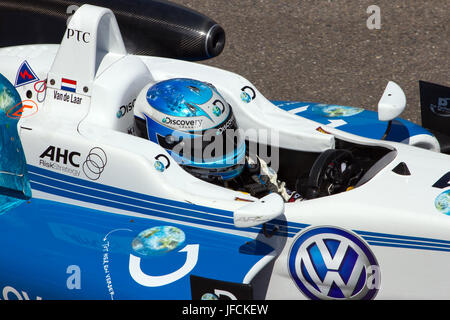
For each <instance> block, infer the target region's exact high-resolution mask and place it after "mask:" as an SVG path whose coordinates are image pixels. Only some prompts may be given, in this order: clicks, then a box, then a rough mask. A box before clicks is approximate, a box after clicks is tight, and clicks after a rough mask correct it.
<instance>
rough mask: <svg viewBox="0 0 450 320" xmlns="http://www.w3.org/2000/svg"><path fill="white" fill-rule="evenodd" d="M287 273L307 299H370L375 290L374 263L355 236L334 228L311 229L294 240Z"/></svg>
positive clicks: (370, 254) (362, 242) (376, 287)
mask: <svg viewBox="0 0 450 320" xmlns="http://www.w3.org/2000/svg"><path fill="white" fill-rule="evenodd" d="M288 268H289V273H290V275H291V277H292V279H293V280H294V282H295V283H296V284H297V286H298V288H299V289H300V290H301V291H302V292H303V293H304V294H305V295H306V296H307V297H308V298H310V299H314V300H316V299H327V300H330V299H331V300H341V299H373V298H374V297H375V296H376V294H377V292H378V288H379V284H380V273H379V266H378V262H377V260H376V258H375V256H374V254H373V253H372V251H371V250H370V248H369V247H368V245H367V244H366V243H365V242H364V241H363V240H362V239H361V238H359V237H358V236H356V235H355V234H353V233H351V232H349V231H346V230H344V229H340V228H336V227H314V228H310V229H307V230H305V231H304V232H302V233H300V234H299V235H298V237H297V238H296V239H295V240H294V242H293V245H292V247H291V250H290V252H289V259H288Z"/></svg>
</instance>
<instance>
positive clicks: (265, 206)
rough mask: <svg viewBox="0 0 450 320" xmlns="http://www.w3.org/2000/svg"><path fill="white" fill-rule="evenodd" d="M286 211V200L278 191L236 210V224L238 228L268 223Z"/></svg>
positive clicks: (234, 216)
mask: <svg viewBox="0 0 450 320" xmlns="http://www.w3.org/2000/svg"><path fill="white" fill-rule="evenodd" d="M283 212H284V200H283V198H282V197H281V196H280V195H279V194H277V193H271V194H269V195H267V196H265V197H263V198H261V199H259V201H256V202H252V203H249V204H247V205H245V206H243V207H240V208H238V209H236V211H234V215H233V218H234V225H235V226H236V227H237V228H248V227H254V226H257V225H259V224H263V223H266V222H268V221H270V220H272V219H274V218H276V217H278V216H279V215H281V214H283Z"/></svg>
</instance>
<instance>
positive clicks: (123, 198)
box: [28, 165, 304, 237]
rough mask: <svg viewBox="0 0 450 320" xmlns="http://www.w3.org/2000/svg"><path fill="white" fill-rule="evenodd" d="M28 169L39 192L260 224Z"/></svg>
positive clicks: (211, 221) (223, 222)
mask: <svg viewBox="0 0 450 320" xmlns="http://www.w3.org/2000/svg"><path fill="white" fill-rule="evenodd" d="M28 170H29V174H30V180H31V186H32V188H33V189H35V190H39V191H42V192H46V193H50V194H55V195H58V196H62V197H66V198H71V199H74V200H79V201H83V202H88V203H94V204H97V205H102V206H107V207H112V208H117V209H121V210H126V211H132V212H137V213H142V214H146V215H153V216H156V217H161V218H167V219H175V220H180V221H182V222H190V223H197V224H201V225H205V226H212V227H219V228H226V229H235V230H240V231H247V232H253V233H259V232H261V227H252V228H244V229H242V228H239V229H238V228H236V227H235V226H234V222H233V212H232V211H227V210H221V209H216V208H210V207H204V206H199V205H195V204H190V203H184V202H179V201H174V200H168V199H164V198H158V197H154V196H149V195H145V194H141V193H136V192H133V191H129V190H124V189H119V188H115V187H111V186H106V185H102V184H99V183H95V182H91V181H86V180H82V179H78V178H75V177H70V176H66V175H62V174H59V173H56V172H52V171H49V170H45V169H41V168H38V167H35V166H31V165H29V166H28ZM274 225H279V227H278V228H279V229H278V231H277V232H275V234H276V235H279V236H288V237H291V236H294V235H295V234H296V233H297V232H298V231H300V230H301V229H302V228H304V225H303V224H296V223H289V225H287V223H286V222H284V221H281V220H273V221H271V222H269V223H267V226H268V227H269V228H273V227H274Z"/></svg>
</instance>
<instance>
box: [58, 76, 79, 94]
mask: <svg viewBox="0 0 450 320" xmlns="http://www.w3.org/2000/svg"><path fill="white" fill-rule="evenodd" d="M61 90H65V91H70V92H76V91H77V82H76V81H74V80H70V79H65V78H62V79H61Z"/></svg>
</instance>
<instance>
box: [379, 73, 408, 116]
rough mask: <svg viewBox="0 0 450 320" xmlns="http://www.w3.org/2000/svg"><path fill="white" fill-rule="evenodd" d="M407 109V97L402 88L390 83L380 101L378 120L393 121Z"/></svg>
mask: <svg viewBox="0 0 450 320" xmlns="http://www.w3.org/2000/svg"><path fill="white" fill-rule="evenodd" d="M405 107H406V96H405V93H404V92H403V90H402V88H400V86H399V85H398V84H396V83H395V82H393V81H389V82H388V84H387V86H386V89H385V90H384V93H383V95H382V96H381V99H380V101H379V102H378V119H379V120H380V121H391V120H393V119H395V118H397V117H398V116H399V115H400V114H401V113H402V112H403V110H405Z"/></svg>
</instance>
